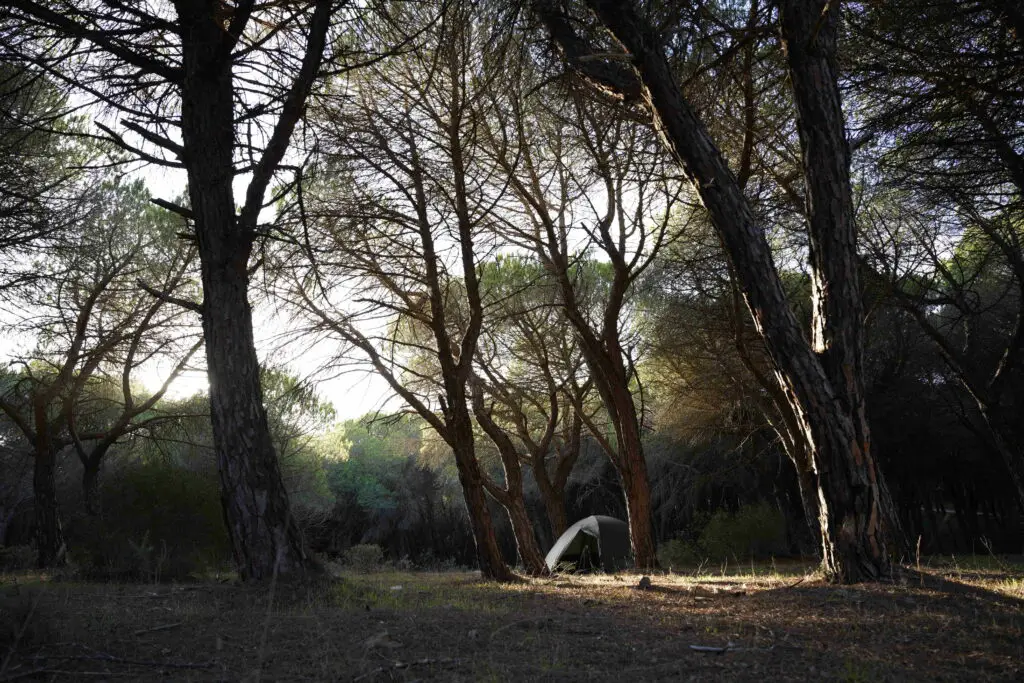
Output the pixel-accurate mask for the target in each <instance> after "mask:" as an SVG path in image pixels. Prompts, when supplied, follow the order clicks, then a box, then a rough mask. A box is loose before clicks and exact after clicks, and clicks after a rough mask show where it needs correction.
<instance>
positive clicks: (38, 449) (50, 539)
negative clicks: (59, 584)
mask: <svg viewBox="0 0 1024 683" xmlns="http://www.w3.org/2000/svg"><path fill="white" fill-rule="evenodd" d="M46 408H47V403H46V402H45V401H36V402H35V405H34V406H33V410H34V417H35V424H36V440H35V443H34V447H35V463H34V467H33V472H32V493H33V496H34V497H35V521H36V552H37V556H36V565H37V566H38V567H39V568H40V569H49V568H52V567H59V566H62V565H64V564H66V563H67V545H66V543H65V541H64V529H63V525H62V524H61V520H60V508H59V507H58V505H57V485H56V481H55V478H54V471H55V469H56V465H57V452H56V448H55V445H54V443H53V441H52V436H51V434H50V425H49V420H48V415H47V410H46Z"/></svg>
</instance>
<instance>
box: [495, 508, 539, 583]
mask: <svg viewBox="0 0 1024 683" xmlns="http://www.w3.org/2000/svg"><path fill="white" fill-rule="evenodd" d="M505 509H506V510H507V511H508V519H509V521H510V522H512V530H513V532H514V533H515V536H516V548H517V549H518V551H519V557H520V558H522V560H523V565H524V566H525V567H526V570H527V571H528V572H529V573H530V574H531V575H532V576H541V575H543V574H546V573H547V564H546V563H545V562H544V556H543V555H542V554H541V552H540V546H538V545H537V539H536V537H535V536H534V534H533V524H532V523H531V522H530V516H529V515H528V514H527V512H526V502H525V501H524V500H523V496H522V495H518V496H516V495H513V496H512V497H511V498H510V499H509V504H508V505H506V506H505Z"/></svg>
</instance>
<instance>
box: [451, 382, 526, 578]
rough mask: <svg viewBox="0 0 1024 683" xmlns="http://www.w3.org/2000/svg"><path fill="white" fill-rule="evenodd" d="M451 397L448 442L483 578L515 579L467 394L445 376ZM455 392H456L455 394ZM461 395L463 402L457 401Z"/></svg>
mask: <svg viewBox="0 0 1024 683" xmlns="http://www.w3.org/2000/svg"><path fill="white" fill-rule="evenodd" d="M445 383H446V385H449V386H448V390H449V396H450V397H451V398H452V399H455V400H452V401H451V403H450V404H449V406H450V407H449V411H450V413H449V414H450V417H451V422H450V430H451V436H452V440H451V441H450V442H449V445H450V446H451V447H452V450H453V451H454V452H455V465H456V467H457V468H458V470H459V483H460V484H462V494H463V496H464V497H465V499H466V507H467V508H468V511H469V522H470V525H471V526H472V528H473V540H474V541H475V542H476V554H477V559H478V561H479V562H480V573H481V574H482V575H483V577H484V578H487V579H495V580H497V581H513V580H514V579H515V575H514V574H513V573H512V571H511V570H510V569H509V568H508V565H507V564H506V563H505V558H503V557H502V556H501V549H500V548H499V547H498V541H497V538H496V537H495V535H494V523H493V522H492V521H491V513H490V511H489V510H488V509H487V494H486V493H485V491H484V482H483V473H482V472H481V471H480V463H479V462H477V459H476V448H475V445H474V439H473V436H474V435H473V423H472V419H471V417H470V414H469V409H468V408H467V406H466V399H465V395H463V394H462V393H461V391H460V388H459V387H458V386H457V385H456V383H455V382H454V381H452V380H448V379H447V378H446V382H445ZM453 394H454V395H453ZM460 396H461V399H462V400H461V401H460V400H458V399H459V398H460Z"/></svg>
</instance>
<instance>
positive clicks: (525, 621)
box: [487, 616, 555, 642]
mask: <svg viewBox="0 0 1024 683" xmlns="http://www.w3.org/2000/svg"><path fill="white" fill-rule="evenodd" d="M554 620H555V618H554V617H548V616H544V617H529V618H527V619H520V620H518V621H513V622H512V623H510V624H505V625H504V626H499V627H498V628H496V629H494V630H493V631H491V635H490V637H489V638H488V639H487V642H493V641H494V636H496V635H498V634H499V633H501V632H502V631H505V630H507V629H510V628H513V627H515V626H520V625H522V624H529V623H531V622H535V621H536V622H541V621H554Z"/></svg>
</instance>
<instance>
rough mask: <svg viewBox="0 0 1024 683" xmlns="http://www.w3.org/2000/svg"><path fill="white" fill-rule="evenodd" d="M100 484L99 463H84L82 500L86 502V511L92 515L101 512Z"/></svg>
mask: <svg viewBox="0 0 1024 683" xmlns="http://www.w3.org/2000/svg"><path fill="white" fill-rule="evenodd" d="M99 485H100V468H99V463H95V464H93V463H90V462H84V463H82V500H83V501H84V503H85V511H86V512H87V513H88V514H89V515H91V516H96V515H98V514H99V513H100V507H99Z"/></svg>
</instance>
